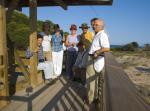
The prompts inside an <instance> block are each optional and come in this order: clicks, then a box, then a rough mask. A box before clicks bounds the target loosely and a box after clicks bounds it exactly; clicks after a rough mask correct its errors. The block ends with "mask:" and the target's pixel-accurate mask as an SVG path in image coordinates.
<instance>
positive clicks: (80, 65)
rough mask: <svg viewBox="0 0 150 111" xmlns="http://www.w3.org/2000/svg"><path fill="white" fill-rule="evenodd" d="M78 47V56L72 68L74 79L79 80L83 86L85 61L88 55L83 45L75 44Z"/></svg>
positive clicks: (80, 43)
mask: <svg viewBox="0 0 150 111" xmlns="http://www.w3.org/2000/svg"><path fill="white" fill-rule="evenodd" d="M77 47H78V56H77V59H76V62H75V64H74V66H73V72H74V79H75V80H80V81H81V83H82V84H83V85H84V84H85V80H86V61H87V57H88V53H87V52H86V51H87V50H85V48H84V46H83V43H82V42H79V43H78V44H77Z"/></svg>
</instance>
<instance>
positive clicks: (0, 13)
mask: <svg viewBox="0 0 150 111" xmlns="http://www.w3.org/2000/svg"><path fill="white" fill-rule="evenodd" d="M5 12H6V11H5V3H4V0H0V66H4V67H3V68H2V69H1V70H0V78H2V82H3V84H4V87H3V89H1V90H0V96H3V97H7V96H9V90H8V70H7V69H8V60H7V56H8V55H7V42H6V13H5ZM7 103H8V101H7V100H0V107H3V106H5V105H6V104H7Z"/></svg>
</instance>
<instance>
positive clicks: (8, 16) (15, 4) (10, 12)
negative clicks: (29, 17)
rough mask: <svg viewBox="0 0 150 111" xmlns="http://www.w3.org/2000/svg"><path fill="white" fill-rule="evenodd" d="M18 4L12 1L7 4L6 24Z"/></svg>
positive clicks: (15, 0)
mask: <svg viewBox="0 0 150 111" xmlns="http://www.w3.org/2000/svg"><path fill="white" fill-rule="evenodd" d="M18 2H19V0H12V1H11V2H10V3H9V6H8V10H7V13H6V21H7V23H8V22H9V21H10V18H11V15H12V13H13V11H14V10H15V9H16V8H17V6H18Z"/></svg>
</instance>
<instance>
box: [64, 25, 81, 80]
mask: <svg viewBox="0 0 150 111" xmlns="http://www.w3.org/2000/svg"><path fill="white" fill-rule="evenodd" d="M70 31H71V34H70V35H68V36H67V38H66V41H65V45H66V48H67V50H66V54H67V57H66V75H67V78H68V79H72V78H73V71H72V67H73V65H74V63H75V61H76V58H77V53H78V48H77V44H78V42H79V36H78V35H77V33H76V32H77V26H76V25H75V24H72V25H71V27H70Z"/></svg>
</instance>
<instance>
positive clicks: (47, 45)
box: [42, 35, 52, 51]
mask: <svg viewBox="0 0 150 111" xmlns="http://www.w3.org/2000/svg"><path fill="white" fill-rule="evenodd" d="M51 38H52V36H51V35H44V36H43V42H42V46H43V51H51Z"/></svg>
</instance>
